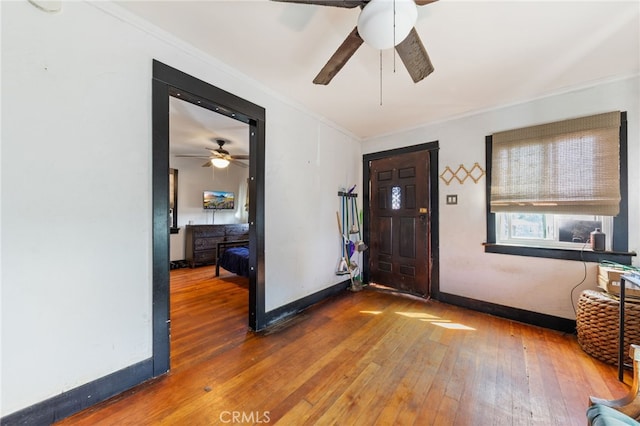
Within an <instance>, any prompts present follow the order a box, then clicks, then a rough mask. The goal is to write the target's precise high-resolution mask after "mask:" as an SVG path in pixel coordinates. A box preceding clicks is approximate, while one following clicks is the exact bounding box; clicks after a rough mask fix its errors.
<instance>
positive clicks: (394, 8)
mask: <svg viewBox="0 0 640 426" xmlns="http://www.w3.org/2000/svg"><path fill="white" fill-rule="evenodd" d="M393 46H394V47H393V73H394V74H395V73H396V49H395V46H396V0H393Z"/></svg>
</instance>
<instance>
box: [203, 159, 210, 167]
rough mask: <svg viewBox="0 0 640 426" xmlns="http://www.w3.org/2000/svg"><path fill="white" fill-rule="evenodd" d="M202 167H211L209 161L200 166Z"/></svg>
mask: <svg viewBox="0 0 640 426" xmlns="http://www.w3.org/2000/svg"><path fill="white" fill-rule="evenodd" d="M202 167H211V160H209V161H207V162H206V163H204V164H203V165H202Z"/></svg>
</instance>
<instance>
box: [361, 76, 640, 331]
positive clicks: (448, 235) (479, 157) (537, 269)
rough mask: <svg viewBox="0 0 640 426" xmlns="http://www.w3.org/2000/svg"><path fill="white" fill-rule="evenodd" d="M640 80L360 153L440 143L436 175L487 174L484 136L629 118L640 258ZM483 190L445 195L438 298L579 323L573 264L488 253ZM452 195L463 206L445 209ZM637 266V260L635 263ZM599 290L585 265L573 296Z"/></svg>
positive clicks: (423, 131) (400, 138)
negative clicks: (621, 114)
mask: <svg viewBox="0 0 640 426" xmlns="http://www.w3.org/2000/svg"><path fill="white" fill-rule="evenodd" d="M639 80H640V79H639V78H638V77H637V76H636V77H634V78H629V79H625V80H621V81H616V82H609V83H606V84H605V83H603V84H599V85H596V86H594V87H590V88H584V89H581V90H576V91H573V92H570V93H565V94H559V95H556V96H550V97H547V98H544V99H538V100H534V101H531V102H526V103H523V104H519V105H513V106H509V107H505V108H500V109H496V110H491V111H486V112H483V113H478V114H474V115H470V116H466V117H460V118H458V119H455V120H451V121H446V122H442V123H438V124H432V125H426V126H423V127H419V128H415V129H411V130H407V131H403V132H398V133H395V134H393V135H388V136H384V137H379V138H375V139H372V140H368V141H365V142H364V143H363V152H364V153H371V152H376V151H380V150H384V149H390V148H397V147H401V146H407V145H414V144H418V143H423V142H430V141H435V140H437V141H439V143H440V154H439V162H440V164H439V173H438V174H441V173H442V172H443V171H444V170H445V167H446V166H449V167H451V168H452V169H453V170H456V169H457V168H458V167H459V166H460V164H463V165H464V166H465V167H467V168H471V167H472V166H473V164H474V163H475V162H478V163H479V164H480V165H481V166H482V168H483V169H484V167H485V151H484V150H485V136H486V135H490V134H492V133H494V132H496V131H501V130H508V129H512V128H518V127H524V126H530V125H534V124H541V123H546V122H552V121H558V120H563V119H567V118H573V117H580V116H585V115H590V114H595V113H600V112H607V111H615V110H621V111H627V112H628V117H627V118H628V132H629V133H628V141H629V149H628V155H629V250H630V251H636V252H638V251H639V250H640V207H639V206H640V194H639V193H638V185H639V184H640V173H639V171H638V167H636V165H637V164H640V147H639V143H638V140H639V136H640V135H639V123H640V107H639V99H640V97H639V96H638V94H639V93H640V83H639ZM485 184H486V181H485V179H484V178H482V179H481V180H480V181H479V182H478V183H477V184H475V183H473V181H472V180H471V179H467V180H466V181H465V182H464V184H460V183H458V182H457V181H456V180H454V181H453V182H451V184H450V185H446V184H445V183H444V182H443V181H442V179H440V180H439V182H438V185H439V189H440V290H441V291H442V292H446V293H451V294H455V295H460V296H464V297H469V298H473V299H478V300H484V301H488V302H492V303H497V304H500V305H505V306H511V307H515V308H520V309H526V310H530V311H534V312H540V313H544V314H549V315H554V316H558V317H563V318H570V319H575V314H574V311H573V308H572V303H571V289H572V288H573V287H574V286H576V285H577V284H579V283H580V282H581V280H582V279H583V276H584V265H583V264H582V263H581V262H576V261H562V260H554V259H540V258H532V257H521V256H510V255H504V254H490V253H485V252H484V249H483V246H482V243H483V242H484V241H485V240H486V225H485V220H486V219H485V217H486V216H485ZM447 194H457V195H458V205H446V203H445V199H446V195H447ZM634 263H635V264H636V265H637V264H638V259H637V258H634ZM595 286H596V264H595V263H590V264H587V279H586V281H585V282H584V283H583V284H582V285H580V286H579V287H578V288H577V289H576V291H575V292H574V301H575V300H577V298H578V297H579V294H580V291H581V290H584V289H586V288H595Z"/></svg>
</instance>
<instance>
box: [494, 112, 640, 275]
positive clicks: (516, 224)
mask: <svg viewBox="0 0 640 426" xmlns="http://www.w3.org/2000/svg"><path fill="white" fill-rule="evenodd" d="M486 143H487V145H486V148H487V150H486V152H487V244H486V245H485V251H487V252H493V253H509V254H521V255H529V256H540V257H556V258H563V259H577V260H578V259H583V260H584V256H583V254H582V253H583V252H589V253H591V255H588V256H587V257H588V258H589V259H591V260H593V259H596V260H594V261H597V260H601V259H605V258H606V259H608V260H614V261H617V262H620V263H627V264H630V263H631V256H632V255H633V253H627V252H626V251H627V245H628V236H627V200H626V196H627V178H626V176H627V158H626V144H627V141H626V113H624V112H623V113H620V112H617V111H616V112H611V113H605V114H598V115H594V116H589V117H582V118H577V119H572V120H565V121H561V122H556V123H549V124H543V125H539V126H533V127H528V128H522V129H515V130H509V131H505V132H500V133H494V134H493V135H491V136H487V138H486ZM596 228H599V229H601V230H602V232H604V233H605V235H606V237H607V239H606V252H605V253H594V252H591V249H590V245H589V236H590V235H589V234H590V233H591V232H592V231H594V230H595V229H596ZM614 252H615V253H614ZM576 253H578V255H576Z"/></svg>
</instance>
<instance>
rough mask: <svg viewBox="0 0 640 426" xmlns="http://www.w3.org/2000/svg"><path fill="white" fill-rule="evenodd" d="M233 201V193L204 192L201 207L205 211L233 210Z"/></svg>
mask: <svg viewBox="0 0 640 426" xmlns="http://www.w3.org/2000/svg"><path fill="white" fill-rule="evenodd" d="M235 199H236V197H235V194H234V193H233V192H227V191H204V192H203V194H202V207H203V208H204V209H205V210H233V209H234V206H235Z"/></svg>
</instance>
